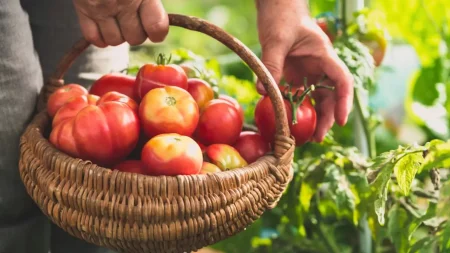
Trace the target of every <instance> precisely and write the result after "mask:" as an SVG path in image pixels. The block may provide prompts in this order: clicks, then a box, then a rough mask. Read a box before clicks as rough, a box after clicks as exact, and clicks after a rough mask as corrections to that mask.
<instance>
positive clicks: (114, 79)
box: [89, 73, 137, 100]
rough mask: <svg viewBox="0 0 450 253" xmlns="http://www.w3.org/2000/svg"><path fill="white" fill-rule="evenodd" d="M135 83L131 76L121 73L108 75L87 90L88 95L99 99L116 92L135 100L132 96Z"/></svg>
mask: <svg viewBox="0 0 450 253" xmlns="http://www.w3.org/2000/svg"><path fill="white" fill-rule="evenodd" d="M135 82H136V78H135V77H133V76H129V75H126V74H122V73H110V74H106V75H104V76H102V77H100V78H99V79H98V80H97V81H95V82H94V83H93V84H92V86H91V88H90V89H89V93H90V94H94V95H97V96H99V97H101V96H103V95H104V94H106V93H108V92H110V91H116V92H119V93H122V94H124V95H127V96H128V97H130V98H132V99H133V100H137V98H136V97H135V96H134V84H135Z"/></svg>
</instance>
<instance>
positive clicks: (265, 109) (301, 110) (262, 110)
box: [255, 96, 317, 146]
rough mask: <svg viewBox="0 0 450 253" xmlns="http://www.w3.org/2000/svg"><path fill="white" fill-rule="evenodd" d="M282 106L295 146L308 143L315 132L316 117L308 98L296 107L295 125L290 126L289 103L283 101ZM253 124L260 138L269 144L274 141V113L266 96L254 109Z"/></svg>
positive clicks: (290, 108)
mask: <svg viewBox="0 0 450 253" xmlns="http://www.w3.org/2000/svg"><path fill="white" fill-rule="evenodd" d="M284 106H285V108H286V113H287V117H288V122H289V129H290V131H291V134H292V136H293V137H294V138H295V144H296V146H301V145H303V144H305V143H306V142H308V141H309V140H310V139H311V137H312V136H313V134H314V132H315V130H316V123H317V115H316V111H315V109H314V107H313V105H312V103H311V100H310V99H309V97H306V99H305V100H304V101H303V102H302V104H301V105H300V106H298V107H297V113H296V118H297V124H292V107H291V104H290V102H288V101H287V100H286V99H284ZM255 124H256V126H257V127H258V130H259V132H260V133H261V136H262V137H263V138H264V140H266V141H267V142H269V143H273V142H274V139H275V132H276V131H275V113H274V111H273V107H272V103H271V101H270V98H269V97H268V96H264V97H262V98H261V99H260V100H259V101H258V103H257V104H256V108H255Z"/></svg>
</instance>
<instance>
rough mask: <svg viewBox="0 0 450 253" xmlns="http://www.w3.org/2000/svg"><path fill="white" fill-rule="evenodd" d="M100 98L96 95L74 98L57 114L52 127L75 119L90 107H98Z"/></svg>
mask: <svg viewBox="0 0 450 253" xmlns="http://www.w3.org/2000/svg"><path fill="white" fill-rule="evenodd" d="M99 99H100V98H99V97H98V96H96V95H91V94H89V95H83V96H78V97H73V98H71V99H69V100H67V102H66V103H65V104H64V105H63V106H62V107H61V108H59V110H58V111H57V112H56V114H55V117H54V118H53V122H52V127H55V126H56V125H58V124H59V123H61V122H63V121H65V120H66V119H70V118H73V117H75V116H76V115H77V114H78V112H79V111H81V109H83V108H85V107H86V106H88V105H96V104H97V102H98V100H99Z"/></svg>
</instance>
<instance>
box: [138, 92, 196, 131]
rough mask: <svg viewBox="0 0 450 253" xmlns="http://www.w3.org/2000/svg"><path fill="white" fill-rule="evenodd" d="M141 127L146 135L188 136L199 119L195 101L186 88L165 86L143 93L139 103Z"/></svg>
mask: <svg viewBox="0 0 450 253" xmlns="http://www.w3.org/2000/svg"><path fill="white" fill-rule="evenodd" d="M139 116H140V118H141V120H142V128H143V131H144V133H145V134H146V135H147V136H148V137H153V136H156V135H158V134H163V133H178V134H181V135H186V136H190V135H192V133H193V132H194V131H195V127H196V126H197V123H198V119H199V111H198V105H197V102H195V100H194V99H193V98H192V96H191V95H190V94H189V92H187V91H186V90H183V89H181V88H179V87H174V86H166V87H164V88H156V89H153V90H151V91H150V92H148V93H147V95H145V97H144V98H143V100H142V102H141V104H140V105H139Z"/></svg>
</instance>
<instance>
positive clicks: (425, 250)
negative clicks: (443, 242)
mask: <svg viewBox="0 0 450 253" xmlns="http://www.w3.org/2000/svg"><path fill="white" fill-rule="evenodd" d="M436 241H437V239H436V237H434V236H427V237H424V238H422V239H420V240H418V241H417V242H416V243H414V244H413V245H412V246H411V248H410V250H409V251H408V253H429V252H433V250H434V244H435V243H436Z"/></svg>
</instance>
